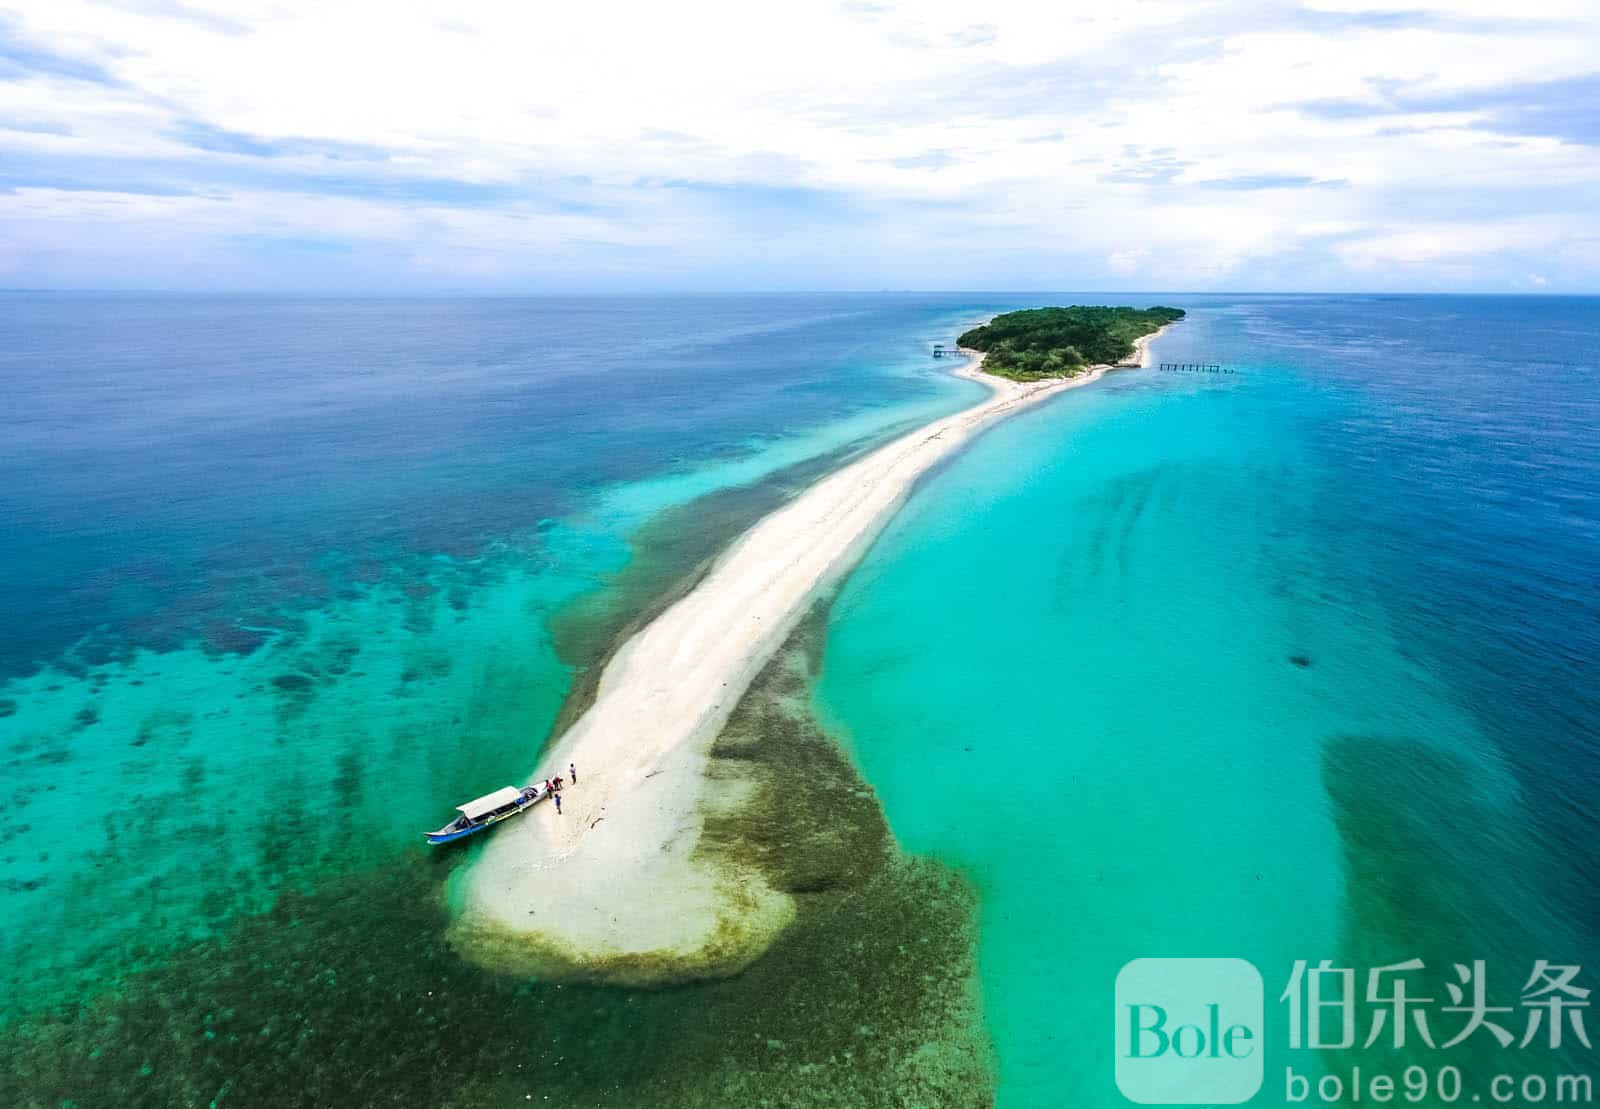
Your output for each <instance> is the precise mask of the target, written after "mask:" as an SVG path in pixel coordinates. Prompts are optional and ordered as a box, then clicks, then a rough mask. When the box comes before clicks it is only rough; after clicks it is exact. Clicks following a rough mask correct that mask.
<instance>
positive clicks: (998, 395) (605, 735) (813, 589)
mask: <svg viewBox="0 0 1600 1109" xmlns="http://www.w3.org/2000/svg"><path fill="white" fill-rule="evenodd" d="M1140 348H1141V349H1140V351H1139V354H1140V360H1141V364H1148V361H1149V350H1148V340H1146V341H1141V344H1140ZM957 372H958V373H959V374H961V375H962V376H966V377H971V378H975V379H977V380H981V381H982V382H984V384H986V385H988V386H989V388H990V389H991V390H992V392H991V395H990V396H989V397H988V398H986V399H985V400H983V401H982V402H981V403H979V404H977V405H975V406H973V407H971V408H968V409H965V410H964V411H961V412H958V413H956V414H954V415H951V416H945V417H942V418H940V419H937V420H934V421H933V422H932V423H930V424H928V425H926V426H924V427H922V428H919V429H918V430H916V431H914V432H911V433H909V434H907V435H905V436H903V437H901V438H899V439H897V440H895V441H894V442H892V443H890V444H888V445H887V446H884V447H881V448H879V449H878V450H875V451H873V452H872V453H870V454H868V455H865V456H864V457H862V458H860V459H858V460H856V461H854V462H852V463H850V464H849V465H847V466H845V467H843V468H842V469H840V470H837V471H835V472H834V473H832V474H830V475H829V476H827V477H825V478H823V479H822V480H820V481H818V482H817V483H816V484H815V485H813V486H812V487H811V488H809V489H807V490H806V491H805V492H804V493H802V494H801V495H800V496H799V497H797V498H796V499H795V500H793V501H791V502H790V503H789V504H787V505H785V506H784V507H783V508H780V509H778V510H777V511H775V512H773V513H772V514H771V515H769V516H767V517H766V518H765V519H763V520H761V521H760V522H759V523H757V524H756V525H755V526H754V527H753V528H751V529H750V530H749V531H748V532H746V533H745V534H744V535H743V536H742V537H741V538H740V539H739V540H737V541H736V542H735V543H734V544H733V545H732V546H731V547H730V548H729V549H728V550H727V551H726V552H725V553H724V554H723V555H722V556H721V557H720V558H719V559H718V560H717V562H716V563H715V564H714V565H713V567H712V568H711V570H710V571H709V572H708V573H707V574H706V576H705V577H704V578H703V579H702V580H701V581H700V582H699V584H698V585H696V586H695V587H694V588H693V589H692V590H691V591H690V592H689V593H688V594H686V595H685V596H684V597H682V598H681V599H679V600H678V601H677V602H676V603H674V604H673V605H672V606H671V607H670V608H668V609H666V610H665V611H664V612H662V613H661V614H660V615H659V616H657V617H656V618H655V619H654V620H653V621H651V622H650V623H649V624H648V625H646V626H645V627H644V628H643V629H641V630H640V631H638V632H637V633H635V634H634V635H633V637H632V638H631V639H629V640H628V641H627V642H626V643H624V644H623V645H622V646H621V647H620V648H619V649H618V650H617V652H616V653H615V654H614V655H613V657H612V658H611V660H610V662H609V664H608V665H607V666H606V668H605V670H604V671H603V673H602V675H601V678H600V681H599V684H598V687H597V690H596V695H595V700H594V703H593V705H592V706H591V707H590V708H589V710H588V711H587V712H586V713H585V714H584V715H583V716H582V717H580V718H579V719H578V721H577V722H576V723H575V724H573V726H572V727H571V728H570V729H568V731H567V732H566V733H565V734H563V735H562V736H561V737H560V738H559V739H558V740H557V741H556V742H555V743H554V744H552V746H551V747H550V749H549V751H548V752H547V753H546V756H545V758H544V760H543V769H542V770H541V771H540V773H539V774H538V775H537V778H538V779H542V778H544V777H546V776H553V775H554V774H556V773H561V774H563V775H564V774H565V773H566V768H567V765H568V763H576V764H577V768H578V782H577V784H576V785H575V786H573V787H571V788H569V789H568V790H567V791H566V792H565V793H564V795H563V801H564V805H565V810H566V811H565V812H564V813H563V814H561V815H557V814H556V811H555V809H554V807H553V806H551V805H549V804H541V805H539V806H538V807H537V808H536V809H535V810H533V811H532V812H530V813H529V814H528V815H527V816H525V817H523V818H521V819H520V820H519V821H517V822H515V823H514V824H512V825H509V826H507V827H505V828H503V829H501V830H499V831H498V832H496V833H494V834H493V835H492V837H491V838H490V840H489V842H488V843H487V844H486V845H485V848H484V850H483V853H482V854H481V855H480V856H479V857H478V858H477V860H476V861H475V862H474V863H473V864H471V865H470V866H468V867H466V868H463V870H462V871H461V872H460V873H459V874H458V876H457V878H458V880H457V884H456V886H455V888H454V890H453V900H454V902H455V904H456V905H457V907H458V910H459V913H458V917H457V920H456V923H455V925H454V927H453V929H452V939H453V941H454V942H455V944H456V946H457V947H458V949H460V950H461V951H462V953H463V954H465V955H466V956H467V957H468V958H470V959H472V960H474V961H476V962H479V963H482V964H484V965H486V966H491V967H495V968H499V969H504V970H507V971H511V972H515V973H528V974H537V975H540V976H542V977H546V978H569V979H591V980H599V981H607V982H615V983H666V982H672V981H682V980H686V979H691V978H698V977H709V976H717V975H724V974H732V973H735V972H737V971H739V970H740V969H742V968H743V967H745V966H747V965H748V964H749V963H750V962H751V961H752V960H754V959H755V958H756V957H757V956H758V955H760V954H761V953H762V952H763V951H765V950H766V948H767V946H768V945H769V944H770V943H771V941H772V940H773V938H774V937H775V936H776V935H777V934H778V932H779V931H781V930H782V929H783V927H784V926H785V925H787V924H788V923H789V921H790V920H791V919H792V918H793V915H794V905H793V901H792V899H791V898H790V897H789V896H788V895H787V894H785V893H782V892H780V891H778V890H774V889H773V888H771V887H770V886H769V885H768V884H767V882H766V881H765V879H764V878H763V876H762V874H761V873H760V872H759V871H758V870H755V869H754V868H752V867H750V866H748V865H745V864H742V863H739V862H737V861H734V860H730V859H727V858H722V857H716V856H714V855H713V854H712V853H711V852H708V851H704V850H697V846H698V845H699V843H700V838H701V829H702V825H703V819H704V813H705V809H706V806H707V805H709V804H717V803H728V801H727V799H726V798H720V799H719V798H717V797H714V796H713V795H712V785H711V783H709V782H708V781H707V779H706V775H705V771H706V763H707V759H708V755H709V751H710V749H711V746H712V743H713V741H714V740H715V739H716V737H717V735H718V733H719V732H720V731H721V729H722V727H723V725H724V723H725V722H726V721H727V719H728V716H729V714H730V713H731V712H732V710H733V708H734V706H735V705H736V704H737V703H738V701H739V699H740V697H741V696H742V695H743V694H744V692H745V690H746V688H747V687H748V686H749V685H750V683H751V681H752V680H753V679H754V678H755V676H756V674H757V673H758V672H759V671H760V670H761V668H762V667H763V666H764V665H765V664H766V663H767V661H768V660H769V659H771V658H772V656H773V654H774V652H775V651H776V650H777V649H778V648H779V646H781V645H782V643H783V642H784V640H785V639H786V638H787V637H788V636H789V634H790V632H791V631H792V630H793V629H794V627H795V625H796V624H797V623H798V622H799V620H800V619H801V617H803V616H804V615H805V613H806V611H807V609H808V607H809V606H810V603H811V601H812V599H813V598H814V597H815V596H816V595H817V593H818V591H819V590H821V589H823V588H825V587H826V586H828V585H829V584H831V583H832V582H834V581H836V580H837V579H838V578H839V577H840V575H842V574H843V573H844V572H845V571H846V570H848V569H849V568H850V567H851V566H852V565H853V564H854V563H855V562H856V560H857V559H858V558H859V557H860V556H861V554H862V552H863V551H864V550H865V549H866V547H867V545H868V544H869V543H870V542H871V541H872V539H873V538H874V537H875V536H876V535H877V534H878V532H879V530H880V529H881V528H882V527H883V525H884V523H885V522H886V521H888V519H889V518H890V517H891V516H892V515H893V514H894V512H895V510H896V508H897V507H898V506H899V505H900V504H901V502H902V501H903V500H904V499H905V497H906V494H907V492H908V491H909V490H910V488H911V486H912V484H913V483H914V482H915V481H916V479H917V478H918V477H919V476H920V475H922V474H923V473H926V472H927V470H928V469H929V467H931V466H933V465H934V464H935V463H937V462H939V461H940V460H941V459H943V458H945V457H947V456H949V455H950V454H951V453H952V452H954V451H955V450H957V449H958V448H959V447H961V446H962V444H964V443H966V442H967V441H968V440H969V439H971V438H972V436H973V435H975V434H976V433H977V432H978V431H980V430H981V429H982V428H984V427H986V426H988V425H990V424H992V423H994V422H995V421H997V420H999V419H1001V418H1003V417H1005V416H1007V415H1010V414H1012V413H1014V412H1017V411H1019V410H1021V409H1023V408H1026V407H1028V406H1030V405H1033V404H1037V403H1038V402H1040V401H1042V400H1044V399H1046V398H1047V397H1052V396H1055V395H1056V394H1058V393H1062V392H1065V391H1066V390H1068V389H1075V388H1078V387H1081V386H1084V385H1088V384H1090V383H1091V382H1094V381H1097V380H1099V379H1100V378H1101V377H1102V376H1103V375H1104V374H1105V372H1106V371H1105V368H1104V367H1096V368H1094V369H1092V370H1090V371H1089V372H1087V373H1084V374H1082V375H1080V376H1078V377H1073V378H1066V379H1053V380H1049V381H1042V382H1035V383H1029V384H1018V383H1016V382H1012V381H1007V380H1003V379H1000V378H996V377H992V376H989V375H987V374H983V373H981V371H980V369H979V367H978V366H977V365H976V364H973V365H969V366H965V367H963V368H962V369H961V370H959V371H957Z"/></svg>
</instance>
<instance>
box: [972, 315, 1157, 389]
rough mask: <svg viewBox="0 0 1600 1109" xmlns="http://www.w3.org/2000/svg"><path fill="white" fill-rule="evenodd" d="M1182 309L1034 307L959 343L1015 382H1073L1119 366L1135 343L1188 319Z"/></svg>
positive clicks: (994, 322) (978, 329)
mask: <svg viewBox="0 0 1600 1109" xmlns="http://www.w3.org/2000/svg"><path fill="white" fill-rule="evenodd" d="M1183 317H1184V311H1183V309H1182V308H1164V307H1160V306H1157V307H1155V308H1107V307H1091V306H1085V305H1073V306H1072V307H1071V308H1030V309H1027V310H1026V311H1023V312H1007V313H1005V314H1004V315H1000V316H996V317H995V318H994V319H992V320H990V321H989V322H988V323H986V324H984V325H983V326H982V327H975V328H973V329H972V330H971V331H968V332H966V333H965V334H963V335H962V336H961V337H960V338H959V339H957V340H956V342H957V343H958V344H959V345H961V346H963V347H966V348H967V349H969V350H980V351H983V352H984V354H985V356H986V357H985V358H984V360H983V368H984V370H985V371H986V372H988V373H992V374H997V375H999V376H1000V377H1009V378H1011V379H1012V380H1013V381H1037V380H1039V379H1040V378H1045V377H1072V376H1073V375H1075V374H1080V373H1082V372H1083V371H1084V370H1085V369H1086V368H1088V367H1089V366H1096V365H1102V364H1104V365H1108V366H1114V365H1116V364H1117V363H1118V362H1121V361H1123V360H1124V359H1126V358H1127V357H1128V356H1129V355H1131V354H1133V352H1134V340H1136V339H1138V338H1140V337H1141V336H1144V335H1149V334H1151V333H1152V332H1155V331H1159V330H1160V329H1161V328H1163V327H1165V326H1166V325H1167V324H1169V323H1174V322H1176V321H1178V320H1181V319H1183Z"/></svg>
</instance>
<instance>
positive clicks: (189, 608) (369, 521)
mask: <svg viewBox="0 0 1600 1109" xmlns="http://www.w3.org/2000/svg"><path fill="white" fill-rule="evenodd" d="M981 311H982V309H981V307H977V306H972V305H969V304H968V303H967V302H966V301H965V300H963V299H961V298H943V299H940V298H933V299H931V300H928V299H924V300H917V301H911V300H906V299H903V298H821V297H810V298H807V297H767V298H738V297H733V298H698V299H695V298H690V299H687V300H683V299H672V298H656V299H651V298H646V299H605V298H600V299H570V300H560V299H547V300H541V301H523V300H498V301H496V300H488V301H482V300H468V301H449V300H432V301H426V300H425V301H383V300H323V299H292V298H270V299H258V298H234V297H218V298H195V297H131V296H67V295H10V296H6V297H0V338H3V339H4V342H3V343H0V350H3V351H4V353H3V354H0V369H3V370H4V373H5V377H6V380H7V383H8V390H9V392H8V398H9V403H8V405H7V406H6V407H5V410H4V413H3V414H0V421H4V428H3V429H0V434H3V436H4V439H5V441H6V442H7V444H8V446H7V448H6V449H5V451H4V452H0V490H3V492H0V524H3V526H0V535H3V536H4V541H3V542H4V554H5V556H6V557H5V558H4V560H3V561H0V598H3V600H4V603H5V606H6V615H7V619H6V621H5V625H4V628H3V630H0V758H3V760H4V765H5V778H6V788H5V791H4V793H3V795H0V825H3V828H0V985H3V987H4V988H3V989H0V998H3V1000H0V1020H3V1019H7V1018H10V1017H14V1016H16V1015H19V1014H21V1013H26V1012H28V1011H30V1010H34V1009H37V1008H38V1007H39V1006H42V1005H46V1004H50V1003H58V1002H70V1001H72V1000H74V999H77V998H81V997H84V996H93V994H94V993H95V992H96V991H97V990H101V989H104V988H105V986H106V985H107V984H108V983H112V982H115V981H117V980H119V979H120V977H121V976H122V975H123V974H125V973H126V972H128V971H130V970H138V969H141V968H145V967H149V966H152V965H155V964H158V963H160V962H161V961H162V959H163V958H165V954H166V953H167V952H169V951H170V950H172V949H173V948H174V946H175V945H178V944H182V943H188V942H193V941H213V940H216V939H218V938H219V937H220V936H221V935H222V934H223V930H224V929H225V928H226V926H227V925H228V924H229V922H231V921H233V920H235V919H236V918H238V917H239V916H240V915H241V914H252V913H260V912H264V911H266V910H268V909H269V908H270V907H271V906H272V905H273V904H274V902H275V899H276V898H277V897H278V896H279V895H280V894H281V893H282V892H283V891H285V890H289V889H298V890H303V891H309V890H314V889H316V888H318V887H319V886H320V885H322V884H324V883H326V882H327V881H328V880H329V879H331V878H334V877H336V876H339V875H343V874H350V873H356V872H361V871H364V870H367V869H370V868H372V867H382V866H385V865H389V864H390V863H391V861H392V860H393V859H395V858H396V857H397V855H398V854H399V853H400V852H402V851H404V850H406V849H407V848H409V847H411V846H413V845H414V844H415V843H416V842H418V840H419V833H420V832H421V831H422V830H424V829H427V828H433V827H437V826H438V825H439V824H440V823H441V822H442V821H443V820H444V819H445V818H447V817H448V815H449V814H450V811H451V806H452V805H454V804H457V803H459V802H460V801H461V800H463V799H466V798H470V797H472V796H476V795H478V794H481V793H483V792H486V791H488V790H490V789H492V788H497V787H499V786H500V785H503V784H505V783H506V782H507V781H510V780H511V779H512V778H513V777H514V776H515V775H518V774H522V773H526V771H527V769H528V766H529V765H530V763H531V761H532V759H533V757H534V755H535V754H536V752H537V751H538V749H539V746H540V745H541V743H542V742H543V739H544V737H545V736H546V734H547V733H548V732H549V730H550V727H551V724H552V722H553V721H554V720H555V718H556V714H557V712H558V710H559V708H560V706H561V704H562V702H563V700H564V699H565V697H566V695H567V693H568V690H569V688H570V687H571V685H572V680H573V677H574V674H575V673H577V672H578V671H581V669H582V668H583V667H584V666H585V665H586V664H587V663H588V662H589V661H592V657H593V654H594V652H595V651H597V650H598V649H601V648H603V647H604V646H605V642H606V639H607V638H608V634H609V632H614V631H615V629H616V627H617V626H618V623H619V622H620V621H622V620H626V619H629V618H632V617H633V616H635V615H637V611H636V610H637V608H638V607H639V606H640V605H643V604H646V603H648V602H649V601H650V600H651V594H650V590H651V589H652V588H654V589H658V590H659V589H661V588H665V587H666V586H668V585H670V584H671V583H672V582H673V581H675V580H676V578H677V577H679V576H681V575H683V574H685V573H688V572H689V571H690V570H691V569H692V568H693V565H694V562H695V561H696V560H697V559H700V558H704V557H706V556H708V555H709V554H711V553H714V551H715V550H716V547H717V545H718V544H719V543H721V542H725V541H726V540H727V539H728V538H729V537H730V536H731V534H733V533H734V532H735V531H736V530H737V529H738V528H740V527H743V526H746V525H748V524H749V523H750V522H753V518H754V515H753V514H759V512H761V511H764V510H765V509H766V508H769V507H770V506H771V505H772V504H773V503H775V501H774V498H779V497H781V496H783V495H786V491H791V490H790V489H789V486H790V485H791V484H792V482H790V481H789V480H788V479H787V478H786V477H785V475H787V474H788V473H790V471H792V470H793V469H794V468H795V467H797V466H802V465H804V464H807V463H808V462H809V463H811V464H818V460H823V459H826V458H827V457H828V456H829V455H830V452H836V451H839V450H841V449H845V448H848V447H851V446H852V445H856V444H860V443H863V442H868V441H871V440H872V439H873V438H874V437H876V436H881V435H883V434H885V433H886V432H888V431H892V430H893V429H895V428H899V427H903V426H906V425H908V424H909V423H915V422H921V421H925V420H927V419H929V418H931V417H932V416H933V415H935V414H937V413H940V412H945V411H949V410H951V409H953V408H955V407H958V406H960V405H962V404H964V403H968V402H969V400H970V398H971V396H972V395H973V393H974V392H975V391H976V389H977V387H976V386H974V385H972V384H971V383H969V382H960V381H955V380H952V379H951V378H949V376H948V375H947V374H945V373H942V372H940V364H939V363H937V362H934V361H933V360H931V359H930V358H928V356H927V351H928V342H929V340H930V339H938V338H940V337H947V336H948V334H950V333H952V331H953V329H955V328H957V327H959V325H960V324H961V323H962V322H964V321H967V320H970V319H971V318H973V317H974V315H975V314H981ZM730 490H732V491H742V492H741V494H740V496H739V497H735V498H731V504H730V505H729V506H727V507H725V508H721V509H718V508H713V509H711V510H709V512H708V513H702V514H701V515H699V516H698V517H697V518H696V520H695V524H696V527H695V529H694V531H693V533H692V534H691V535H690V536H689V537H688V538H689V540H690V541H688V542H680V541H677V540H675V539H673V537H670V536H669V537H660V538H661V539H662V540H663V541H662V542H657V543H656V544H655V545H654V547H652V548H651V549H648V550H643V549H641V548H640V546H639V542H638V540H637V538H636V537H638V536H639V535H640V534H641V528H643V527H644V526H645V525H646V524H647V523H648V522H649V521H651V520H654V519H658V518H660V517H661V514H662V513H664V512H668V511H670V510H672V509H674V508H678V507H681V506H683V505H686V504H689V503H690V502H695V503H699V502H698V500H697V498H704V497H706V496H707V495H709V494H717V493H721V492H727V491H730ZM719 513H720V515H719ZM669 540H670V541H669ZM641 560H643V561H644V562H645V563H646V564H647V565H646V566H645V568H644V571H643V572H642V573H640V565H639V564H640V561H641ZM624 571H628V572H629V573H632V574H633V577H631V578H627V579H626V586H627V587H626V588H623V584H619V583H623V582H624V578H623V574H624ZM613 594H615V595H616V596H615V597H614V598H613V596H612V595H613ZM586 605H587V606H589V607H588V608H584V607H583V606H586ZM608 606H609V607H608ZM575 611H576V612H577V616H574V612H575ZM585 613H587V614H588V615H587V616H585V615H584V614H585ZM595 613H599V616H598V618H597V617H596V616H595ZM563 619H565V620H567V624H566V625H561V624H560V621H561V620H563ZM585 620H586V621H587V623H584V621H585ZM564 636H565V638H563V637H564ZM41 934H49V935H51V936H52V937H53V940H52V942H51V943H48V944H41V943H39V942H38V940H37V937H38V936H39V935H41Z"/></svg>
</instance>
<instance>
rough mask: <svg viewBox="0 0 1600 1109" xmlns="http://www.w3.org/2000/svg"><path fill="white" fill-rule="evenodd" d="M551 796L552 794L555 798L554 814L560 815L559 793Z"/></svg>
mask: <svg viewBox="0 0 1600 1109" xmlns="http://www.w3.org/2000/svg"><path fill="white" fill-rule="evenodd" d="M552 796H554V797H555V799H556V815H557V816H560V815H561V794H559V793H557V794H553V795H552Z"/></svg>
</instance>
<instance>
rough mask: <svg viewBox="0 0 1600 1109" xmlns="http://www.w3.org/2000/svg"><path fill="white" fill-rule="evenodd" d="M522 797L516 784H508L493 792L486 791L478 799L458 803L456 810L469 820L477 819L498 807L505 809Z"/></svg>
mask: <svg viewBox="0 0 1600 1109" xmlns="http://www.w3.org/2000/svg"><path fill="white" fill-rule="evenodd" d="M521 798H522V791H521V790H520V789H518V788H517V787H516V786H506V788H505V789H497V790H495V791H494V792H493V793H486V794H484V795H483V796H482V797H480V798H478V799H477V800H476V801H468V802H467V803H466V804H465V805H457V806H456V810H457V811H458V812H460V813H461V814H462V815H463V816H465V817H466V818H467V819H468V820H476V819H478V817H480V816H488V815H489V814H490V813H492V812H494V810H496V809H503V808H505V807H506V806H507V805H510V804H513V803H514V802H516V801H518V800H520V799H521Z"/></svg>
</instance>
